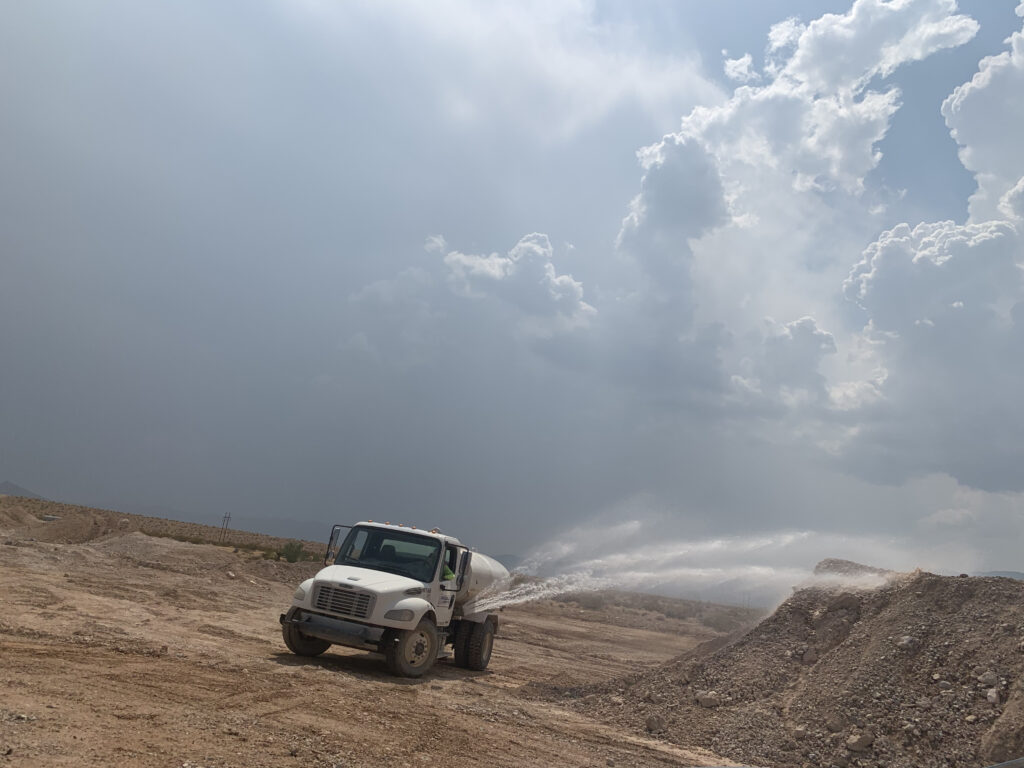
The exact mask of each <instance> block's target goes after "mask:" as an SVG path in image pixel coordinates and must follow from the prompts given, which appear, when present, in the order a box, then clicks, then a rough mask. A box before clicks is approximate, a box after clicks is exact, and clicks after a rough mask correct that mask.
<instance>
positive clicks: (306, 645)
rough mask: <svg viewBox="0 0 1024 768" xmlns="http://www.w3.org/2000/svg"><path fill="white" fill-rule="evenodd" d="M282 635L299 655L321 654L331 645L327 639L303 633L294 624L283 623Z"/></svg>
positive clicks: (286, 643) (290, 648)
mask: <svg viewBox="0 0 1024 768" xmlns="http://www.w3.org/2000/svg"><path fill="white" fill-rule="evenodd" d="M281 635H282V637H284V644H285V645H287V646H288V650H289V651H291V652H292V653H294V654H296V655H297V656H319V655H320V654H321V653H323V652H324V651H326V650H327V649H328V648H330V647H331V644H330V643H329V642H327V641H326V640H321V639H320V638H319V637H310V636H309V635H304V634H302V632H300V631H299V629H298V627H296V626H295V625H294V624H282V625H281Z"/></svg>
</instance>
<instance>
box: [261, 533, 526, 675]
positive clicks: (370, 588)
mask: <svg viewBox="0 0 1024 768" xmlns="http://www.w3.org/2000/svg"><path fill="white" fill-rule="evenodd" d="M346 529H347V531H348V532H347V534H346V535H345V537H344V539H342V536H341V535H342V532H343V531H345V530H346ZM324 566H325V567H324V568H322V569H321V570H320V571H319V572H318V573H317V574H316V576H314V577H313V578H312V579H307V580H306V581H304V582H302V583H301V584H300V585H299V588H298V589H296V590H295V595H294V596H293V598H292V606H291V608H289V609H288V612H287V613H283V614H281V633H282V635H283V636H284V642H285V645H287V646H288V649H289V650H290V651H292V653H296V654H298V655H300V656H319V655H320V654H321V653H323V652H324V651H326V650H327V649H328V648H330V647H331V646H332V645H344V646H348V647H350V648H361V649H363V650H368V651H375V652H377V653H381V654H383V656H384V660H385V661H386V662H387V666H388V668H389V669H390V670H391V671H392V672H393V673H394V674H396V675H402V676H405V677H420V676H421V675H423V674H425V673H426V672H427V671H428V670H429V669H430V668H431V667H432V666H434V662H435V661H437V660H438V659H443V658H448V657H449V656H450V655H454V661H455V664H456V665H457V666H460V667H465V668H466V669H475V670H482V669H486V667H487V664H488V662H489V661H490V660H491V648H492V646H493V644H494V635H495V634H496V633H497V631H498V616H497V614H495V613H494V612H487V611H484V612H474V610H473V600H474V599H476V598H477V597H478V596H479V595H480V593H481V592H482V591H483V590H484V589H486V588H487V587H489V586H491V585H492V584H495V583H496V582H499V581H501V580H503V579H506V578H508V570H506V568H505V566H503V565H502V564H501V563H499V562H498V561H497V560H494V559H493V558H490V557H487V556H486V555H482V554H480V553H479V552H471V551H470V550H469V549H468V548H467V547H465V546H463V545H462V544H461V543H460V542H459V540H458V539H456V538H453V537H452V536H445V535H444V534H442V533H441V532H440V531H438V530H437V529H436V528H435V529H433V530H430V531H425V530H420V529H417V528H415V527H414V526H406V525H391V524H390V523H375V522H373V521H372V520H371V521H366V522H361V523H356V524H355V525H353V526H347V525H336V526H334V528H333V529H332V530H331V538H330V541H329V542H328V544H327V555H326V556H325V557H324ZM449 645H450V646H451V647H452V653H451V654H450V653H449V652H448V651H447V650H446V649H445V648H446V646H449Z"/></svg>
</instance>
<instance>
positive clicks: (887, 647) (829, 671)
mask: <svg viewBox="0 0 1024 768" xmlns="http://www.w3.org/2000/svg"><path fill="white" fill-rule="evenodd" d="M823 565H824V566H825V569H826V570H827V567H828V565H827V564H823ZM851 565H854V564H844V565H843V566H842V568H843V572H847V573H848V572H850V568H849V566H851ZM561 695H562V696H565V697H566V698H568V699H570V700H572V705H573V706H576V707H578V708H580V709H583V710H585V711H587V712H589V713H591V714H597V715H599V716H601V717H604V718H608V719H614V720H616V721H623V720H625V721H627V722H629V723H630V724H632V725H633V726H634V727H635V728H636V729H637V730H639V731H647V732H650V733H653V734H655V735H657V736H658V737H660V738H664V739H667V740H669V741H672V742H676V743H679V744H684V745H699V746H702V747H705V748H708V749H710V750H712V751H714V752H716V753H718V754H721V755H724V756H727V757H729V758H732V759H735V760H737V761H741V762H744V763H746V764H750V765H758V766H770V767H771V768H776V767H778V768H783V767H784V768H790V766H793V767H795V768H808V767H813V768H831V767H832V766H836V767H837V768H849V767H856V768H868V767H869V766H870V767H871V768H882V767H883V766H884V767H885V768H931V767H933V766H935V767H939V766H942V767H946V766H948V767H950V768H952V767H953V766H956V767H957V768H968V767H969V766H985V765H990V764H992V763H997V762H1000V761H1003V760H1010V759H1014V758H1018V757H1022V756H1024V582H1019V581H1013V580H1010V579H1005V578H957V577H943V576H935V575H933V574H930V573H921V572H917V573H914V574H890V575H889V578H888V580H887V581H886V582H885V584H884V585H883V586H881V587H879V588H876V589H870V590H867V589H851V588H849V587H843V586H840V585H839V584H832V585H830V586H827V587H822V586H815V587H811V588H806V589H801V590H799V591H797V592H795V593H794V594H793V595H792V596H791V597H790V598H789V599H788V600H787V601H786V602H785V603H783V604H782V605H781V606H780V607H779V608H778V610H776V611H775V613H774V614H773V615H771V616H770V617H769V618H767V619H765V620H764V621H763V622H762V623H761V624H759V625H758V626H757V627H756V628H754V629H753V630H751V631H750V632H749V633H747V634H746V635H745V636H743V637H742V638H740V639H738V640H736V641H735V642H733V643H731V644H729V645H726V646H725V647H721V648H717V649H714V648H709V649H705V650H704V651H701V649H698V650H697V651H695V652H694V653H691V654H688V655H686V656H683V657H680V658H678V659H676V660H674V661H672V662H670V663H669V664H667V665H665V666H662V667H660V668H657V669H655V670H654V671H651V672H647V673H645V674H642V675H638V676H636V677H633V678H630V679H626V680H619V681H617V682H613V683H610V684H604V685H602V686H597V687H593V688H588V689H565V690H563V691H561Z"/></svg>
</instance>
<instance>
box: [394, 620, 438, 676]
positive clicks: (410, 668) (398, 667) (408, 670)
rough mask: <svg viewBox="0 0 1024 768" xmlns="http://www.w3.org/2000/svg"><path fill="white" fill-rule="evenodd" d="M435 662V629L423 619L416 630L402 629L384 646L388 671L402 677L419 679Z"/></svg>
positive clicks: (432, 624)
mask: <svg viewBox="0 0 1024 768" xmlns="http://www.w3.org/2000/svg"><path fill="white" fill-rule="evenodd" d="M436 660H437V627H435V626H434V622H432V621H430V619H424V620H423V621H421V622H420V623H419V624H418V625H417V626H416V629H403V630H400V631H398V632H396V633H395V634H394V636H393V637H392V638H389V639H388V641H387V642H386V643H385V646H384V661H386V662H387V665H388V669H390V670H391V671H392V672H393V673H394V674H396V675H401V676H402V677H420V676H421V675H424V674H426V672H427V670H429V669H430V668H431V667H432V666H434V662H435V661H436Z"/></svg>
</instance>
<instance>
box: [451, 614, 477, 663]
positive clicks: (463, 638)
mask: <svg viewBox="0 0 1024 768" xmlns="http://www.w3.org/2000/svg"><path fill="white" fill-rule="evenodd" d="M475 626H476V624H474V623H473V622H471V621H460V622H459V623H458V626H456V627H455V637H454V639H453V640H452V646H453V648H454V650H455V666H457V667H463V668H467V669H468V668H469V637H470V635H472V634H473V627H475Z"/></svg>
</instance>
